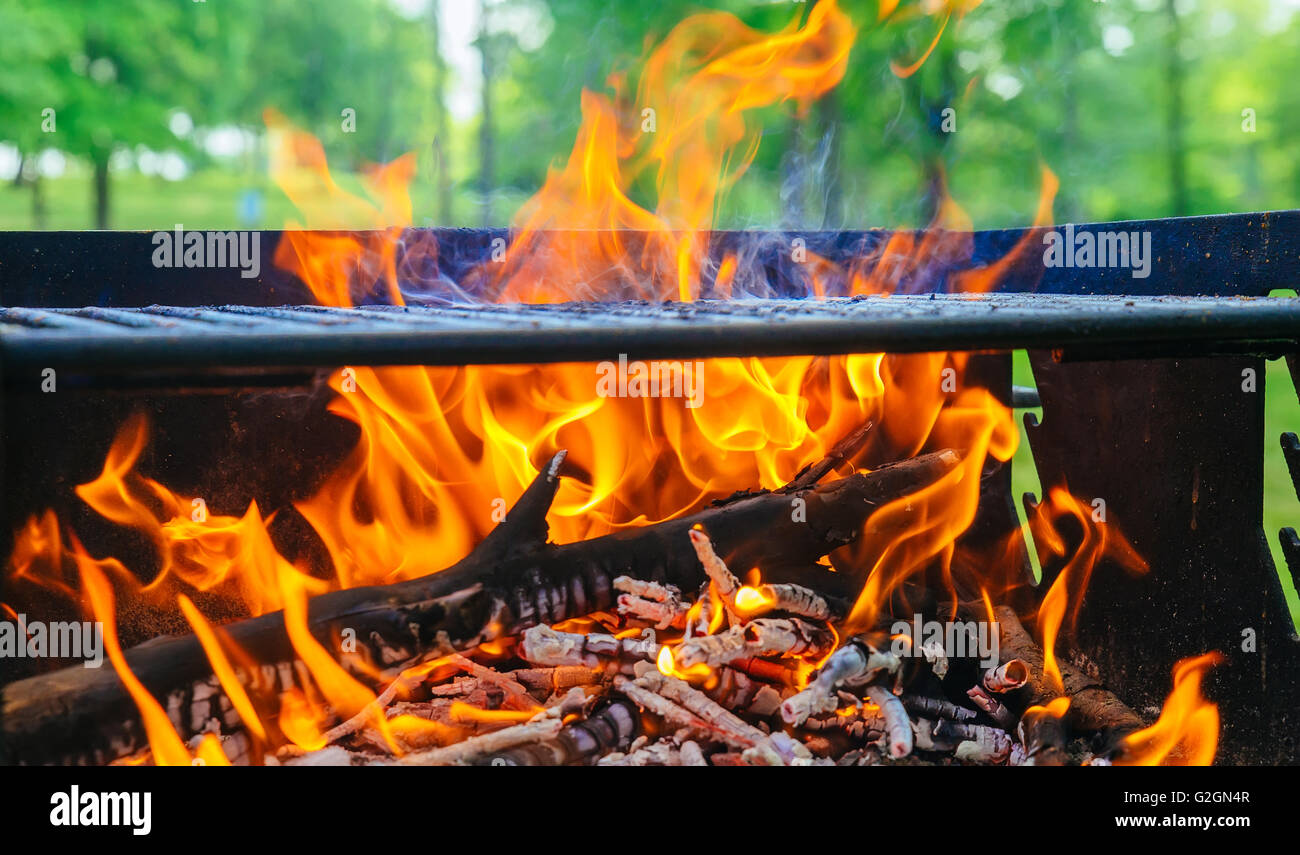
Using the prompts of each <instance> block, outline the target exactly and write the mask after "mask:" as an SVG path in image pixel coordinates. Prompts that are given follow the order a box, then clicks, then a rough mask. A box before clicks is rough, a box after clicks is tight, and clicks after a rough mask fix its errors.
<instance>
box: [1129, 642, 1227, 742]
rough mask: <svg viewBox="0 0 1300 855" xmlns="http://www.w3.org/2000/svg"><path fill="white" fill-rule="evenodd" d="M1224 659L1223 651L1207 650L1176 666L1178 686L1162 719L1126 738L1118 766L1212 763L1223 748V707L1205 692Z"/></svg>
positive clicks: (1163, 710) (1167, 700)
mask: <svg viewBox="0 0 1300 855" xmlns="http://www.w3.org/2000/svg"><path fill="white" fill-rule="evenodd" d="M1223 661H1224V657H1223V655H1222V654H1220V653H1203V654H1201V655H1200V656H1193V657H1190V658H1188V659H1183V660H1182V661H1180V662H1179V663H1178V664H1177V665H1175V666H1174V689H1173V691H1172V692H1171V693H1170V694H1169V697H1168V698H1167V699H1166V700H1165V704H1164V708H1163V709H1161V711H1160V718H1159V719H1158V720H1157V721H1156V723H1155V724H1153V725H1151V726H1150V727H1148V728H1145V729H1143V730H1139V731H1138V732H1137V733H1132V734H1129V735H1128V736H1127V737H1125V739H1124V754H1123V756H1122V757H1121V758H1120V759H1119V760H1117V761H1116V762H1115V765H1117V766H1209V765H1210V764H1211V763H1213V762H1214V753H1215V751H1216V750H1217V749H1218V747H1219V708H1218V706H1216V705H1215V704H1212V703H1210V702H1209V701H1207V700H1206V699H1205V698H1204V697H1203V696H1202V695H1201V682H1202V680H1204V679H1205V675H1206V673H1208V672H1209V670H1210V668H1212V667H1214V666H1215V665H1218V664H1220V663H1222V662H1223Z"/></svg>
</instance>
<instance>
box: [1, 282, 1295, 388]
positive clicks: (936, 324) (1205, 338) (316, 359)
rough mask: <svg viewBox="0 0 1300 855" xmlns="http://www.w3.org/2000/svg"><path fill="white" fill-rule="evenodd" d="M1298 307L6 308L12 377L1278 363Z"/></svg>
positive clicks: (1000, 298)
mask: <svg viewBox="0 0 1300 855" xmlns="http://www.w3.org/2000/svg"><path fill="white" fill-rule="evenodd" d="M1297 339H1300V298H1288V297H1266V298H1255V299H1249V298H1233V299H1226V300H1225V299H1213V298H1195V297H1098V296H1065V295H1046V294H1036V295H1035V294H1030V295H1025V294H990V295H984V296H980V297H971V296H958V295H933V296H897V295H896V296H893V297H865V298H856V299H841V300H819V301H813V300H762V301H730V302H708V301H706V302H699V303H663V304H649V303H617V304H593V303H565V304H553V305H509V306H474V307H430V306H424V307H380V306H374V307H363V308H357V309H337V308H326V307H320V306H299V307H279V308H257V307H247V306H239V307H213V308H177V307H168V306H148V307H144V308H137V309H103V308H81V309H25V308H3V309H0V361H2V362H3V364H4V366H5V370H6V371H7V372H10V373H12V372H17V371H26V370H30V369H40V368H46V367H53V368H70V369H78V370H83V371H87V372H90V373H95V372H102V371H110V370H123V369H144V370H149V369H159V368H161V367H167V368H169V369H177V368H189V369H201V368H215V367H223V366H224V367H242V368H250V367H288V366H293V367H329V366H333V365H343V364H359V365H463V364H471V363H473V364H501V363H515V362H539V361H540V362H570V361H600V360H606V359H615V358H617V357H618V356H619V355H620V354H626V355H627V356H628V357H629V358H631V359H667V358H673V359H695V358H704V357H718V356H755V355H792V354H810V355H819V354H828V353H855V352H856V353H870V352H889V353H915V352H925V351H936V350H1009V349H1019V348H1032V349H1064V350H1066V351H1070V350H1076V351H1078V352H1086V353H1090V354H1096V355H1099V356H1102V357H1105V356H1106V355H1108V354H1118V353H1123V352H1125V351H1126V350H1127V351H1129V352H1132V351H1133V350H1134V349H1140V350H1142V352H1144V353H1150V352H1165V351H1168V352H1170V353H1173V352H1181V353H1186V352H1188V351H1189V350H1190V352H1193V353H1201V352H1218V353H1224V352H1233V353H1252V352H1253V353H1279V352H1287V351H1293V350H1295V348H1296V343H1297Z"/></svg>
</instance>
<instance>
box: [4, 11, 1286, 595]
mask: <svg viewBox="0 0 1300 855" xmlns="http://www.w3.org/2000/svg"><path fill="white" fill-rule="evenodd" d="M879 2H880V0H842V2H841V6H842V7H843V8H844V9H845V10H846V11H847V12H848V13H849V14H850V15H851V16H852V18H853V20H854V21H855V23H857V24H858V26H859V27H860V32H859V35H858V38H857V41H856V44H855V46H854V48H853V53H852V55H851V59H850V66H849V70H848V73H847V76H846V78H845V80H844V81H843V83H842V84H841V85H840V86H839V87H838V88H837V89H836V90H834V91H833V92H832V93H830V94H829V95H828V96H827V97H825V98H823V99H822V100H821V101H819V102H818V103H817V104H816V105H815V106H814V107H813V109H811V110H810V111H809V112H808V113H807V114H806V115H804V116H796V115H794V113H793V111H791V110H789V109H786V108H774V109H772V110H770V111H768V113H766V114H765V115H764V116H763V117H762V118H763V119H764V128H765V130H764V134H763V138H762V143H761V146H760V148H759V150H758V154H757V158H756V160H755V162H754V164H753V166H752V168H751V169H750V171H749V172H748V173H747V174H746V176H745V177H744V179H743V180H742V181H740V182H739V183H738V185H737V186H736V188H735V189H734V190H733V191H732V192H731V193H730V195H729V196H728V197H727V198H726V199H725V200H724V201H723V203H722V204H721V206H720V208H719V211H718V217H717V221H716V222H717V225H720V226H728V227H742V228H743V227H749V228H758V227H782V226H787V227H802V228H814V227H824V228H855V227H858V228H860V227H870V226H886V227H893V226H921V225H924V224H925V223H926V222H928V221H929V220H930V219H931V217H932V216H933V214H934V211H935V206H936V203H937V200H938V192H939V191H938V188H939V187H940V186H941V185H942V183H943V180H944V179H945V178H946V181H947V183H948V186H949V189H950V191H951V193H952V195H953V197H954V198H955V199H956V201H957V202H958V203H959V204H960V205H961V206H962V207H963V208H964V209H965V210H966V212H967V213H968V214H969V215H970V217H971V219H972V221H973V223H974V225H975V226H976V227H977V228H994V227H1002V226H1019V225H1025V224H1028V223H1029V222H1030V221H1031V219H1032V217H1033V214H1034V211H1035V208H1036V204H1037V199H1038V194H1039V191H1040V180H1041V178H1040V176H1041V167H1042V166H1047V167H1048V168H1050V169H1051V170H1052V171H1054V172H1055V173H1056V174H1057V176H1059V178H1060V191H1059V193H1058V195H1057V198H1056V203H1055V208H1054V213H1055V219H1056V221H1057V222H1066V221H1074V222H1079V221H1100V220H1118V219H1130V218H1145V217H1166V216H1177V215H1192V214H1211V213H1225V212H1234V211H1257V210H1267V209H1279V208H1295V207H1297V206H1300V156H1297V155H1298V154H1300V85H1297V81H1300V0H1102V2H1095V0H984V2H982V3H980V2H978V0H903V2H901V3H899V4H897V8H894V9H893V10H892V13H891V14H890V15H889V16H888V17H887V19H886V20H885V21H884V22H883V23H881V22H879V21H878V18H879V11H880V8H879V5H878V4H879ZM886 5H887V6H888V7H893V6H894V5H895V4H894V3H893V2H887V3H886ZM810 6H811V4H810V3H803V2H792V0H767V2H764V0H711V2H682V0H656V2H653V3H650V2H639V0H550V2H544V0H316V2H302V0H206V2H202V1H201V2H189V0H0V34H3V35H2V37H0V229H86V228H115V229H166V228H171V227H173V226H174V225H175V224H178V223H179V224H183V225H184V226H185V227H186V228H190V229H216V228H221V229H226V228H274V227H279V226H281V225H283V224H284V223H285V222H286V221H288V220H290V219H291V218H293V217H294V209H293V207H292V206H291V205H290V203H289V202H288V200H287V199H286V198H285V197H284V196H283V194H281V193H280V192H279V191H278V190H277V189H276V188H275V187H274V185H273V184H272V183H271V182H270V180H269V178H268V177H267V146H266V134H265V126H264V125H263V121H262V115H263V110H264V109H265V108H268V107H270V108H274V109H276V110H278V111H280V112H281V113H283V114H284V115H285V116H287V117H288V118H289V119H290V120H291V121H292V122H294V123H295V124H297V125H298V126H300V127H302V128H305V129H307V130H309V131H311V132H312V133H314V134H315V135H316V136H318V137H319V138H320V139H321V141H322V142H323V144H324V146H325V149H326V151H327V153H328V155H329V161H330V164H331V167H332V169H333V170H334V174H335V177H336V179H337V180H338V181H339V183H340V184H341V185H342V186H343V187H345V188H351V189H355V188H357V187H359V185H360V182H359V181H358V180H357V178H356V175H357V174H358V172H359V170H360V169H361V168H363V167H364V166H365V165H366V164H368V163H375V162H384V161H387V160H390V159H392V158H394V157H396V156H398V155H401V154H403V153H405V152H408V151H413V152H416V154H417V157H418V161H417V163H418V171H417V175H416V178H415V182H414V184H413V185H412V188H411V192H412V200H413V204H414V212H415V224H416V225H440V226H479V225H502V224H506V223H509V222H510V220H511V216H512V214H513V213H514V211H515V210H516V209H517V207H518V206H519V204H520V203H521V202H522V201H524V200H525V199H527V198H528V197H529V196H530V195H531V194H532V193H533V192H535V191H536V190H537V189H538V188H539V187H540V186H541V183H542V181H543V180H544V178H545V175H546V170H547V168H548V167H549V166H551V165H553V164H556V163H559V162H562V161H563V159H564V158H565V157H566V156H567V154H568V152H569V150H570V147H571V146H572V144H573V139H574V134H575V132H576V130H577V128H578V123H579V118H580V114H579V93H580V91H581V90H582V88H583V87H587V88H591V89H594V90H597V91H605V90H606V89H607V84H606V81H607V78H608V77H609V75H610V74H611V73H614V72H625V73H628V74H631V75H633V76H635V73H636V69H637V68H638V65H639V61H640V59H641V58H642V57H644V56H645V55H646V53H647V50H648V48H649V47H650V46H651V45H653V44H654V43H655V42H657V41H658V40H659V39H661V38H662V37H663V36H665V35H666V34H667V33H668V32H669V30H670V29H671V28H672V27H673V25H674V24H676V23H677V22H679V21H680V20H681V19H682V18H684V17H685V16H687V15H689V14H691V13H694V12H700V11H707V10H717V9H721V10H726V11H730V12H733V13H735V14H736V15H738V16H739V17H740V18H742V19H743V20H744V21H745V22H746V23H748V24H750V25H751V26H754V27H758V28H762V29H765V30H769V31H775V30H778V29H780V28H781V27H782V26H784V25H785V24H787V23H788V22H789V21H790V20H791V19H792V18H794V17H796V16H800V15H806V14H807V9H808V8H809V7H810ZM949 8H955V9H956V10H957V11H958V13H960V12H962V11H965V14H954V15H953V16H952V18H951V22H950V24H949V26H948V27H947V28H946V30H945V31H944V33H943V36H942V38H941V39H939V41H938V43H937V46H936V47H935V48H934V51H933V53H932V55H931V56H930V57H929V59H928V61H927V62H925V64H924V65H923V66H921V68H920V69H919V70H918V71H917V72H916V73H915V74H914V75H912V76H909V77H900V76H897V75H896V74H895V73H894V72H892V71H891V69H890V63H891V61H894V62H898V63H902V64H907V63H909V62H911V61H913V60H915V59H916V58H917V57H920V56H922V55H923V54H924V53H925V51H926V49H927V47H928V46H929V45H930V44H931V42H932V40H933V39H934V38H935V35H936V33H938V31H939V26H940V22H941V20H942V19H943V18H944V14H945V12H946V11H947V10H948V9H949ZM948 107H951V108H952V109H953V110H954V113H953V114H951V116H950V119H949V121H948V122H947V124H945V114H944V110H945V108H948ZM648 189H649V188H636V187H634V188H632V190H633V195H634V196H635V195H636V194H637V193H638V192H641V193H643V194H644V193H645V192H647V191H648ZM356 225H358V226H362V225H369V223H358V224H356ZM1018 366H1019V367H1018V380H1020V381H1021V382H1032V378H1029V377H1028V376H1026V375H1027V367H1026V365H1025V363H1024V360H1023V359H1022V360H1020V361H1019V362H1018ZM1267 389H1268V419H1269V425H1268V435H1269V436H1270V437H1276V436H1277V435H1278V433H1279V432H1280V431H1281V430H1284V429H1290V430H1295V429H1297V428H1300V407H1298V406H1297V403H1296V395H1295V391H1294V389H1293V387H1292V384H1291V380H1290V377H1289V376H1288V374H1287V372H1286V371H1285V369H1284V368H1283V367H1282V366H1281V364H1280V363H1277V362H1275V363H1272V364H1271V365H1270V370H1269V376H1268V385H1267ZM1023 459H1024V460H1025V461H1026V462H1028V458H1027V456H1024V458H1023ZM1266 466H1267V471H1268V486H1267V496H1266V502H1267V510H1266V528H1267V530H1268V534H1269V538H1270V542H1271V543H1272V545H1273V548H1274V552H1275V555H1277V530H1278V528H1279V527H1280V526H1281V525H1284V524H1297V523H1300V503H1298V502H1297V501H1296V496H1295V494H1294V491H1293V489H1292V487H1291V485H1290V483H1289V479H1288V478H1287V477H1286V474H1285V465H1284V463H1283V461H1282V457H1281V454H1280V451H1279V449H1278V448H1277V446H1276V444H1271V445H1270V446H1269V448H1268V450H1267V459H1266ZM1020 471H1021V472H1022V473H1023V472H1025V471H1028V472H1029V473H1031V474H1032V469H1031V468H1028V467H1020ZM1019 486H1022V487H1024V488H1026V489H1028V488H1030V487H1035V486H1036V485H1032V484H1030V483H1027V482H1024V481H1023V480H1022V482H1021V484H1020V485H1019ZM1243 548H1246V547H1245V545H1244V544H1243ZM1277 557H1278V558H1279V560H1280V557H1281V556H1280V555H1277ZM1286 576H1287V574H1285V573H1284V574H1283V577H1284V579H1285V583H1286V585H1287V587H1288V589H1290V588H1291V586H1290V580H1289V579H1287V578H1286ZM1288 593H1289V595H1290V599H1291V603H1292V608H1293V610H1295V609H1300V606H1297V601H1296V598H1295V594H1294V590H1289V591H1288Z"/></svg>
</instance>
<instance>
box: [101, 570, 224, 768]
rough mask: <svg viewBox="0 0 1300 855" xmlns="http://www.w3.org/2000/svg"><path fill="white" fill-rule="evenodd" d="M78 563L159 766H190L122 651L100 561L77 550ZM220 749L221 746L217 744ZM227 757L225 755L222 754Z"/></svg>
mask: <svg viewBox="0 0 1300 855" xmlns="http://www.w3.org/2000/svg"><path fill="white" fill-rule="evenodd" d="M77 559H78V560H77V567H78V569H79V570H80V572H81V589H82V590H83V591H84V592H85V595H86V599H87V601H88V605H89V608H90V612H91V614H92V615H93V616H94V618H95V620H97V621H99V623H100V624H102V625H103V628H104V651H105V652H106V653H107V654H108V660H109V662H111V663H112V664H113V670H114V671H116V672H117V676H118V678H119V679H120V680H121V681H122V684H123V685H124V686H126V690H127V692H128V693H129V694H130V695H131V700H133V701H135V705H136V707H137V708H138V709H139V711H140V719H141V721H143V722H144V729H145V735H146V736H147V737H148V739H149V748H150V749H151V751H152V752H153V760H154V763H155V764H157V765H159V766H189V765H191V763H192V761H193V758H192V757H191V756H190V752H189V750H188V749H187V748H186V747H185V743H184V742H182V741H181V738H180V735H179V734H177V733H176V728H175V727H173V726H172V723H171V720H170V719H169V718H167V712H166V711H165V710H164V709H163V708H162V704H160V703H158V701H157V700H156V699H155V698H154V696H153V695H151V694H149V690H148V689H146V688H145V687H144V684H143V683H141V682H140V679H139V678H138V677H136V676H135V674H134V673H133V672H132V671H131V668H130V666H129V665H127V662H126V656H125V655H124V654H123V653H122V645H121V644H120V643H119V642H118V639H117V615H116V613H115V611H114V602H115V597H114V596H113V586H112V585H111V584H109V581H108V577H107V576H105V575H104V571H103V570H102V569H101V568H100V566H99V563H98V562H96V561H95V560H94V559H92V558H91V557H90V556H88V555H85V554H84V553H81V552H79V551H78V554H77ZM217 752H218V753H220V747H218V748H217ZM223 757H224V755H223Z"/></svg>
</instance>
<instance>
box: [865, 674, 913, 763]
mask: <svg viewBox="0 0 1300 855" xmlns="http://www.w3.org/2000/svg"><path fill="white" fill-rule="evenodd" d="M867 697H868V698H870V699H871V701H872V703H874V704H875V705H876V706H878V707H880V712H881V714H882V715H883V716H884V718H885V732H886V733H887V734H888V736H889V755H890V756H891V757H893V758H894V759H896V760H897V759H899V758H901V757H906V756H907V755H909V754H911V753H912V721H911V719H909V718H908V717H907V710H905V709H903V702H902V701H900V700H899V699H898V696H897V695H895V694H893V693H892V692H890V691H889V690H888V689H886V688H885V687H884V686H881V685H879V684H878V683H872V684H871V685H869V686H867Z"/></svg>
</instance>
